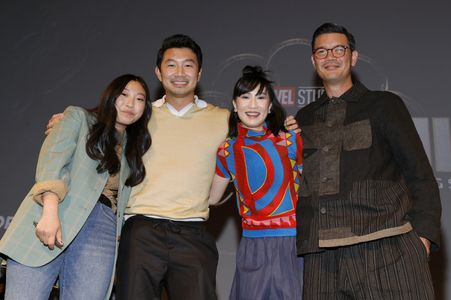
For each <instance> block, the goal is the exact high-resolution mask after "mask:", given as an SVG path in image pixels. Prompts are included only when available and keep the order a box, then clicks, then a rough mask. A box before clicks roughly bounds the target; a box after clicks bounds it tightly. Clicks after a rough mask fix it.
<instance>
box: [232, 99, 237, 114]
mask: <svg viewBox="0 0 451 300" xmlns="http://www.w3.org/2000/svg"><path fill="white" fill-rule="evenodd" d="M232 105H233V111H234V112H237V111H238V110H237V109H236V102H235V100H232Z"/></svg>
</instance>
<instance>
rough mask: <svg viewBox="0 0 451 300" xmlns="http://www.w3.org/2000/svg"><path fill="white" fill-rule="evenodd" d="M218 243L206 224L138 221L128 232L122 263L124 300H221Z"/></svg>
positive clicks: (119, 294) (122, 245)
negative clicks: (218, 294) (163, 297)
mask: <svg viewBox="0 0 451 300" xmlns="http://www.w3.org/2000/svg"><path fill="white" fill-rule="evenodd" d="M217 265H218V251H217V249H216V243H215V241H214V239H213V238H212V237H211V235H210V234H209V233H208V232H207V231H206V230H205V227H204V224H203V222H175V221H169V220H164V219H163V220H161V219H154V218H148V217H145V216H134V217H131V218H129V219H128V220H127V221H126V222H125V225H124V228H123V229H122V234H121V240H120V244H119V256H118V262H117V283H116V295H117V299H119V300H122V299H123V300H125V299H127V300H132V299H133V300H136V299H158V300H159V299H160V296H161V290H162V288H163V287H166V290H167V293H168V296H169V299H174V300H177V299H183V300H189V299H192V300H202V299H205V300H211V299H216V289H215V286H216V268H217Z"/></svg>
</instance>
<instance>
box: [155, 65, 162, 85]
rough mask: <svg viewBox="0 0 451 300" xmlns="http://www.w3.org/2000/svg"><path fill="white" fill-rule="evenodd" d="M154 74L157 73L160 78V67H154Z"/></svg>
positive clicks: (159, 78)
mask: <svg viewBox="0 0 451 300" xmlns="http://www.w3.org/2000/svg"><path fill="white" fill-rule="evenodd" d="M155 75H157V78H158V80H160V82H161V81H162V80H161V72H160V68H159V67H158V66H156V67H155Z"/></svg>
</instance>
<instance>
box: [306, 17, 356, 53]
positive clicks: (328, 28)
mask: <svg viewBox="0 0 451 300" xmlns="http://www.w3.org/2000/svg"><path fill="white" fill-rule="evenodd" d="M325 33H341V34H344V35H345V36H346V38H347V39H348V43H349V48H350V49H351V51H354V50H355V39H354V36H353V35H352V33H350V32H349V31H348V30H347V29H346V28H345V27H344V26H341V25H338V24H335V23H324V24H323V25H321V26H320V27H318V28H316V30H315V32H314V33H313V37H312V51H313V50H315V49H314V47H315V40H316V38H317V37H318V36H320V35H321V34H325Z"/></svg>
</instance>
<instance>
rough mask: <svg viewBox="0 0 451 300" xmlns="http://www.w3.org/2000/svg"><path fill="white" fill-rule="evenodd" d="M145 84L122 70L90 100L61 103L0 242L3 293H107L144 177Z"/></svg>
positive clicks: (69, 296)
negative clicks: (133, 195)
mask: <svg viewBox="0 0 451 300" xmlns="http://www.w3.org/2000/svg"><path fill="white" fill-rule="evenodd" d="M150 116H151V105H150V101H149V89H148V87H147V85H146V83H145V82H144V80H143V79H142V78H141V77H138V76H135V75H130V74H127V75H123V76H120V77H118V78H116V79H114V80H113V81H112V82H111V83H110V84H109V85H108V87H107V88H106V90H105V91H104V93H103V95H102V97H101V100H100V103H99V105H98V106H97V107H95V108H94V109H90V110H85V109H82V108H79V107H68V108H67V109H66V110H65V112H64V118H63V119H62V121H61V122H59V123H58V124H57V125H56V126H55V127H54V128H53V130H52V131H51V133H50V134H49V135H48V136H47V138H46V139H45V141H44V144H43V145H42V148H41V152H40V154H39V160H38V165H37V171H36V183H35V185H34V186H33V187H32V188H31V191H30V192H29V193H28V195H27V196H26V198H25V199H24V200H23V202H22V204H21V205H20V207H19V209H18V211H17V212H16V215H15V216H14V218H13V221H12V222H11V224H10V226H9V227H8V230H7V231H6V232H5V234H4V235H3V237H2V239H1V241H0V253H2V254H3V255H5V256H7V257H8V260H7V271H6V277H7V279H6V294H5V299H8V300H11V299H24V300H29V299H45V300H47V299H48V298H49V295H50V292H51V290H52V286H53V284H54V283H55V280H56V279H57V278H59V286H60V299H109V295H110V292H111V286H112V282H113V274H114V265H115V260H116V252H117V244H118V236H119V233H120V228H121V226H122V222H123V213H124V209H125V206H126V203H127V200H128V197H129V194H130V190H131V187H132V186H135V185H137V184H138V183H140V182H141V181H142V180H143V178H144V176H145V169H144V166H143V163H142V159H141V157H142V155H143V154H144V153H145V152H146V151H147V149H149V147H150V144H151V139H150V135H149V132H148V130H147V123H148V121H149V119H150Z"/></svg>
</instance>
